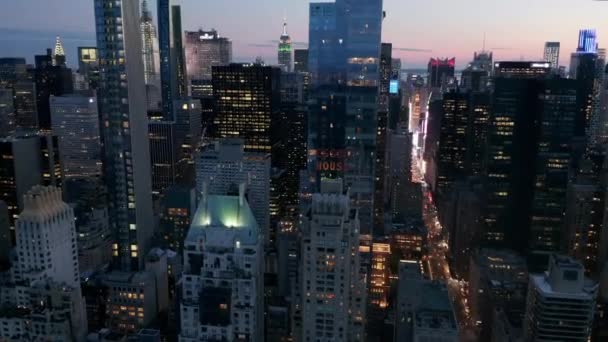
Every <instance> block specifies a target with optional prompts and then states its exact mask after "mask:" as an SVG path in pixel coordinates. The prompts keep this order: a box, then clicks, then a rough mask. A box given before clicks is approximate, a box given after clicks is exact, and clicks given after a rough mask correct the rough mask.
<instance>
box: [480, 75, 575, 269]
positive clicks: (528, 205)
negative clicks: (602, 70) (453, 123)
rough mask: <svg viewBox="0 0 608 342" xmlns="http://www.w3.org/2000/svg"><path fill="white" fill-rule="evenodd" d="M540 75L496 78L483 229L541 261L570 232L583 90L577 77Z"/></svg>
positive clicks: (492, 238) (495, 239)
mask: <svg viewBox="0 0 608 342" xmlns="http://www.w3.org/2000/svg"><path fill="white" fill-rule="evenodd" d="M532 64H534V63H532ZM532 69H534V68H533V67H532ZM547 69H550V65H549V63H547ZM526 70H527V71H526ZM536 73H537V71H534V70H531V69H519V71H517V74H519V75H524V76H513V77H512V78H506V77H499V78H497V79H496V80H495V91H494V99H493V110H492V114H491V116H490V120H489V128H488V140H487V141H488V143H487V153H488V156H487V159H486V160H487V165H486V174H487V182H486V186H487V193H488V198H487V201H486V203H487V205H486V216H485V224H486V232H485V234H486V239H487V240H488V241H492V242H499V243H501V244H502V245H503V246H507V247H509V248H512V249H515V250H517V251H519V252H521V253H524V254H527V255H528V256H529V257H538V258H534V259H535V260H532V259H530V261H531V262H533V263H534V264H535V265H536V266H539V265H541V264H543V263H544V262H545V261H543V260H542V259H544V257H546V256H547V255H548V253H551V252H552V251H556V250H558V249H559V248H560V247H559V246H560V245H561V241H562V239H563V238H564V237H565V236H564V234H563V232H561V227H562V223H563V212H564V211H565V204H566V203H565V194H566V188H567V183H568V165H569V163H570V162H571V160H572V156H573V154H572V153H573V147H572V144H571V142H572V141H573V138H574V137H575V132H576V125H577V103H576V98H577V87H576V81H574V80H567V79H543V78H544V76H540V77H539V76H536V77H535V78H534V77H532V78H531V76H530V75H534V74H536ZM541 94H542V96H541ZM531 112H533V113H537V114H536V115H533V116H532V115H529V113H531ZM566 118H567V119H566ZM535 125H540V127H541V129H534V127H535ZM530 165H534V167H530ZM513 229H516V231H513Z"/></svg>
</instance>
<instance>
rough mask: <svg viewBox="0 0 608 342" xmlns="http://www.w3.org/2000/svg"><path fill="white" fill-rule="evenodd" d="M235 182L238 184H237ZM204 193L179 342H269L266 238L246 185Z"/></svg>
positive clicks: (188, 244)
mask: <svg viewBox="0 0 608 342" xmlns="http://www.w3.org/2000/svg"><path fill="white" fill-rule="evenodd" d="M235 181H236V179H235ZM238 189H239V190H238V192H237V193H236V194H235V195H210V194H208V193H207V192H203V194H202V198H201V201H200V203H199V205H198V209H197V211H196V214H195V215H194V218H193V220H192V226H191V227H190V231H189V232H188V236H187V237H186V240H185V242H184V274H183V275H182V300H181V305H180V310H181V313H180V316H181V322H180V323H181V329H180V336H179V337H180V340H181V341H186V342H195V341H201V340H203V341H209V340H220V341H221V340H223V341H262V340H264V338H263V336H264V292H263V291H264V288H263V277H262V274H263V268H264V255H263V247H262V246H263V238H262V234H263V232H262V230H261V229H260V226H259V225H258V223H257V222H256V219H255V217H254V215H253V212H252V210H251V209H250V207H249V204H248V203H249V201H248V200H247V199H246V198H245V193H244V184H243V185H238Z"/></svg>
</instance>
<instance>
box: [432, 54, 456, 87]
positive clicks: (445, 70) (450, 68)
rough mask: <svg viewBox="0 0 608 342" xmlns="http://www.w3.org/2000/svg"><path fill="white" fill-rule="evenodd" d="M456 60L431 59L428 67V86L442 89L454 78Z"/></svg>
mask: <svg viewBox="0 0 608 342" xmlns="http://www.w3.org/2000/svg"><path fill="white" fill-rule="evenodd" d="M455 66H456V58H449V59H448V58H445V59H441V58H431V60H430V61H429V65H428V81H427V83H428V86H429V87H430V88H440V87H442V86H444V85H445V84H446V83H447V82H448V81H449V80H450V79H451V78H452V77H454V68H455Z"/></svg>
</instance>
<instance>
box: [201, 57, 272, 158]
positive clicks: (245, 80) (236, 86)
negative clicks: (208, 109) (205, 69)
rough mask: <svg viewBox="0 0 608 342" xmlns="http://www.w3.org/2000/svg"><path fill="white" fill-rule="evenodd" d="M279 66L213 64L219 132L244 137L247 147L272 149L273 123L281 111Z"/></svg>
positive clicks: (216, 118)
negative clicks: (215, 65) (214, 65)
mask: <svg viewBox="0 0 608 342" xmlns="http://www.w3.org/2000/svg"><path fill="white" fill-rule="evenodd" d="M279 75H280V70H279V69H278V68H273V67H269V66H262V65H259V64H253V65H248V64H230V65H228V66H217V67H214V68H213V81H212V82H213V97H214V102H215V122H214V125H215V126H216V127H217V132H216V134H217V136H215V137H213V138H215V139H221V138H236V137H240V138H243V139H244V141H245V151H249V152H262V153H270V152H271V151H272V146H273V143H274V141H273V136H272V134H273V132H272V125H273V123H276V121H277V120H276V117H277V115H278V113H279V103H280V88H279Z"/></svg>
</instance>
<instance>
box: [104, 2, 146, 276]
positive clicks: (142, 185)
mask: <svg viewBox="0 0 608 342" xmlns="http://www.w3.org/2000/svg"><path fill="white" fill-rule="evenodd" d="M95 17H96V22H97V23H98V24H97V46H98V48H99V64H100V69H101V80H100V87H99V90H98V93H97V94H98V99H99V103H100V106H99V111H100V116H101V120H102V123H103V125H102V127H103V141H104V149H105V158H104V163H105V177H106V180H105V181H106V185H107V186H108V193H109V200H110V201H109V203H110V219H111V221H110V226H111V229H112V232H113V234H114V240H115V243H114V245H113V251H112V253H113V256H114V261H115V264H116V266H118V268H120V269H122V270H125V271H130V270H138V269H140V268H141V267H143V260H144V256H145V255H146V252H147V251H148V246H149V245H148V243H149V240H150V238H151V236H152V231H153V228H154V222H153V217H154V214H153V212H152V197H151V193H152V186H151V172H150V150H149V143H148V124H147V122H148V120H147V117H146V94H145V86H144V84H145V83H144V68H143V59H142V58H141V51H142V45H141V33H140V28H139V1H138V0H119V1H116V0H95Z"/></svg>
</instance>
